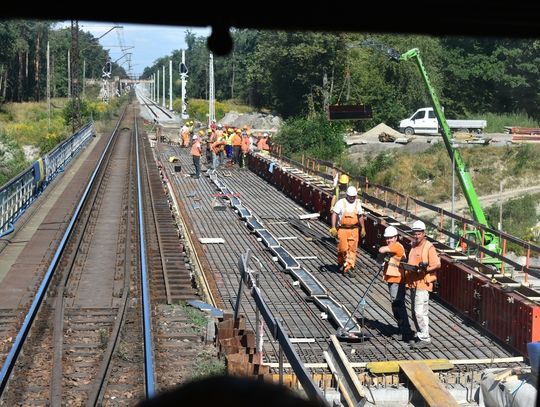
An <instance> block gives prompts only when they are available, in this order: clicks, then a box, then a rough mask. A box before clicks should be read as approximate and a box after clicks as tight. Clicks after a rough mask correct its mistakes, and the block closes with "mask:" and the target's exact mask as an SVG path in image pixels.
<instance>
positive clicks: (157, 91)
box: [155, 68, 160, 105]
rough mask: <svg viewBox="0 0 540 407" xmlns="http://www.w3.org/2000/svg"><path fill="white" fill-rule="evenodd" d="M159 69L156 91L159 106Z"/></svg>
mask: <svg viewBox="0 0 540 407" xmlns="http://www.w3.org/2000/svg"><path fill="white" fill-rule="evenodd" d="M159 96H160V95H159V68H158V69H157V90H156V99H155V101H156V103H157V104H158V105H159Z"/></svg>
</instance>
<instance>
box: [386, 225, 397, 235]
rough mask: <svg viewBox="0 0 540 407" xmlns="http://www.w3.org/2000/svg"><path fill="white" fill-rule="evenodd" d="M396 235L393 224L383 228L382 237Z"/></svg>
mask: <svg viewBox="0 0 540 407" xmlns="http://www.w3.org/2000/svg"><path fill="white" fill-rule="evenodd" d="M397 235H398V231H397V229H396V228H395V227H393V226H388V227H387V228H386V229H384V237H394V236H397Z"/></svg>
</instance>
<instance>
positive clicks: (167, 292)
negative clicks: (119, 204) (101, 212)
mask: <svg viewBox="0 0 540 407" xmlns="http://www.w3.org/2000/svg"><path fill="white" fill-rule="evenodd" d="M142 156H143V159H144V164H145V165H144V167H145V169H146V171H145V173H146V182H147V185H148V191H149V192H150V202H151V205H150V211H151V212H152V218H153V219H154V225H155V228H156V235H157V244H158V249H159V260H160V263H161V271H162V273H163V281H164V283H165V295H166V296H167V304H172V296H171V288H170V286H169V275H168V270H167V269H168V267H167V261H166V256H165V252H164V250H163V241H162V238H161V230H160V229H161V228H160V226H159V222H158V219H157V215H156V208H155V200H154V191H153V190H152V185H151V179H150V172H149V169H148V164H149V163H148V159H147V156H146V154H145V153H143V154H142Z"/></svg>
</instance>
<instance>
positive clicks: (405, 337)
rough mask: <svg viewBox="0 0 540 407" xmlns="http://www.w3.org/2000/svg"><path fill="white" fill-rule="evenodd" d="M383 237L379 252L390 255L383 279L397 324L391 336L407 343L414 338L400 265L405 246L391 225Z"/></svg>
mask: <svg viewBox="0 0 540 407" xmlns="http://www.w3.org/2000/svg"><path fill="white" fill-rule="evenodd" d="M384 239H385V240H386V246H381V247H380V248H379V253H381V254H386V255H390V256H392V257H390V259H389V260H388V261H387V262H386V263H385V265H384V275H383V279H384V281H386V283H387V284H388V292H389V293H390V301H391V303H392V313H393V314H394V318H395V319H396V321H397V325H398V327H397V332H396V334H394V335H392V336H393V337H395V338H397V339H398V340H401V341H403V342H406V343H408V342H409V341H412V340H413V339H414V336H413V332H412V330H411V325H410V324H409V316H408V315H407V307H406V306H405V294H406V293H407V287H406V285H405V269H404V268H403V266H402V262H403V261H405V260H406V258H405V248H404V247H403V245H402V244H401V243H399V242H398V231H397V229H396V228H395V227H393V226H388V227H387V228H386V229H385V230H384Z"/></svg>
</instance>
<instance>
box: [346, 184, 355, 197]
mask: <svg viewBox="0 0 540 407" xmlns="http://www.w3.org/2000/svg"><path fill="white" fill-rule="evenodd" d="M347 195H348V196H356V195H358V191H357V190H356V188H355V187H353V186H350V187H349V188H347Z"/></svg>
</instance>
